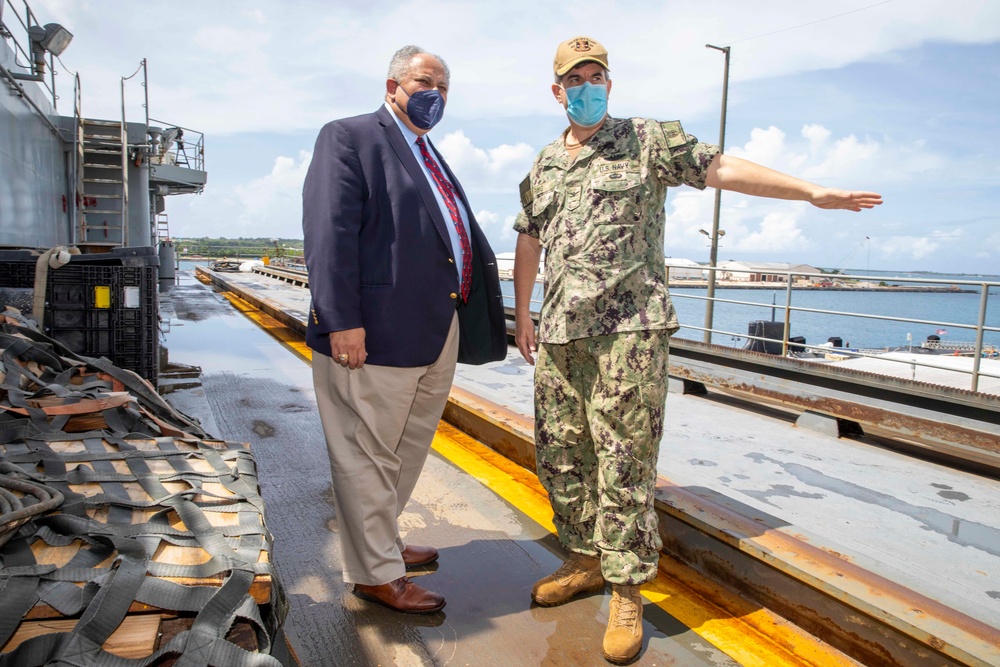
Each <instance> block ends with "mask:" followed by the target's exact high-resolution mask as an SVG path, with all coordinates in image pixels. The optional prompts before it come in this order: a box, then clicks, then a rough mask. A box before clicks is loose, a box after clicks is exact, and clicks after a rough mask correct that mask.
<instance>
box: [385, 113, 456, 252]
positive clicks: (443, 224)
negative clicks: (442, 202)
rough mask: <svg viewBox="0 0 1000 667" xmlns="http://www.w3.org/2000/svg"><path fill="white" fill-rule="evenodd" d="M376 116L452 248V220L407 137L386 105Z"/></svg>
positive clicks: (439, 229) (435, 222) (428, 210)
mask: <svg viewBox="0 0 1000 667" xmlns="http://www.w3.org/2000/svg"><path fill="white" fill-rule="evenodd" d="M375 116H376V117H377V118H378V120H379V123H380V124H381V125H382V129H383V130H385V135H386V137H387V138H388V140H389V145H390V146H392V150H393V151H395V152H396V157H398V158H399V161H400V162H401V163H402V164H403V168H404V169H406V173H408V174H409V175H410V180H412V181H413V184H414V185H415V186H416V188H417V192H419V193H420V198H421V199H423V200H424V207H425V208H426V209H427V212H428V213H429V214H430V216H431V220H432V221H433V222H434V227H435V228H436V229H437V231H438V234H440V235H441V240H443V241H444V243H445V245H446V246H447V247H448V248H449V249H450V248H451V237H449V236H448V227H447V225H449V224H451V221H450V220H447V221H446V220H445V219H444V216H443V215H442V214H441V207H439V206H438V203H437V199H435V198H434V192H433V190H431V187H432V186H431V184H430V183H429V182H428V181H427V177H426V176H425V175H424V170H423V168H422V167H421V166H420V164H419V163H418V162H417V158H416V157H415V156H414V155H413V151H412V150H411V149H410V147H409V146H408V145H407V143H406V139H404V138H403V133H402V132H400V131H399V128H398V127H397V126H396V121H395V120H394V119H393V118H392V117H391V116H390V112H389V111H388V110H387V109H386V108H385V107H384V106H383V107H379V108H378V111H376V112H375ZM446 169H447V167H446ZM449 175H450V172H449ZM456 187H457V186H456ZM463 199H464V195H463Z"/></svg>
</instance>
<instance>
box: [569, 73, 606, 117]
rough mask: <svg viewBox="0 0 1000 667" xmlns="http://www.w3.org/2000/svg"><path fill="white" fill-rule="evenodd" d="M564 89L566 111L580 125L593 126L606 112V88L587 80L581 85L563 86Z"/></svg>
mask: <svg viewBox="0 0 1000 667" xmlns="http://www.w3.org/2000/svg"><path fill="white" fill-rule="evenodd" d="M563 90H564V91H566V102H567V106H566V113H567V115H569V118H570V120H572V121H573V122H574V123H576V124H577V125H579V126H580V127H593V126H595V125H597V124H598V123H600V122H601V121H602V120H604V116H605V115H606V114H607V113H608V89H607V87H606V86H595V85H594V84H592V83H590V82H589V81H588V82H587V83H585V84H583V85H582V86H573V87H572V88H563Z"/></svg>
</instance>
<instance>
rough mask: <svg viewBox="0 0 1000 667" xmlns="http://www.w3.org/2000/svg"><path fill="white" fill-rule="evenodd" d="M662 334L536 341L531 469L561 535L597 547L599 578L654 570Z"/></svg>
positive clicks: (575, 544)
mask: <svg viewBox="0 0 1000 667" xmlns="http://www.w3.org/2000/svg"><path fill="white" fill-rule="evenodd" d="M669 341H670V338H669V335H668V333H667V332H666V331H665V330H658V331H631V332H624V333H616V334H610V335H606V336H595V337H591V338H583V339H579V340H574V341H570V342H569V343H566V344H564V345H554V344H547V343H543V344H542V345H541V346H540V349H539V352H538V358H537V361H536V366H535V448H536V457H537V467H538V478H539V480H540V481H541V482H542V485H543V486H544V487H545V490H546V491H548V493H549V500H550V502H551V503H552V509H553V511H554V512H555V517H554V518H553V521H554V523H555V525H556V529H557V530H558V533H559V541H560V542H561V543H562V545H563V546H564V547H565V548H566V549H568V550H570V551H576V552H579V553H583V554H587V555H591V556H600V558H601V570H602V572H603V574H604V578H605V579H606V580H607V581H610V582H611V583H614V584H627V585H636V584H641V583H644V582H646V581H651V580H652V579H655V578H656V571H657V562H658V560H659V550H660V546H661V545H662V541H661V540H660V535H659V532H658V530H657V527H658V522H657V518H656V512H655V511H654V509H653V494H654V488H655V484H656V459H657V456H658V454H659V450H660V439H661V438H662V436H663V413H664V406H665V403H666V398H667V355H668V352H669Z"/></svg>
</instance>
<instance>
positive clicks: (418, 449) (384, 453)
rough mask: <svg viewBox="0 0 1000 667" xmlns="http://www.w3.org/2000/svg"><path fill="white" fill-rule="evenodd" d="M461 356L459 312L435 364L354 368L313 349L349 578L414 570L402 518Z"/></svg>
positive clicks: (375, 579)
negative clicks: (405, 561) (408, 564)
mask: <svg viewBox="0 0 1000 667" xmlns="http://www.w3.org/2000/svg"><path fill="white" fill-rule="evenodd" d="M457 358H458V315H455V316H454V319H453V320H452V323H451V329H450V330H449V332H448V338H447V339H446V340H445V343H444V348H443V349H442V350H441V354H440V356H438V359H437V361H435V362H434V363H433V364H431V365H430V366H420V367H417V368H396V367H391V366H373V365H370V364H365V365H364V366H362V367H361V368H358V369H355V370H351V369H348V368H345V367H344V366H341V365H340V364H338V363H336V362H335V361H334V360H333V359H332V358H330V357H328V356H326V355H324V354H315V355H313V385H314V387H315V389H316V403H317V406H318V407H319V415H320V420H321V421H322V423H323V432H324V434H325V436H326V445H327V449H328V451H329V454H330V470H331V473H332V477H333V496H334V507H335V508H336V511H337V525H338V532H339V534H340V546H341V551H342V557H343V567H344V581H345V582H347V583H354V584H363V585H367V586H375V585H379V584H384V583H387V582H390V581H393V580H395V579H398V578H399V577H402V576H404V575H405V574H406V567H405V565H404V564H403V557H402V550H403V548H404V546H405V545H404V543H403V540H402V539H401V537H400V535H399V525H398V523H397V518H398V517H399V515H400V514H401V513H402V512H403V507H404V506H405V505H406V502H407V500H409V498H410V494H411V493H412V492H413V487H414V486H416V483H417V478H418V477H419V476H420V471H421V470H422V469H423V467H424V461H425V460H426V459H427V452H428V451H429V450H430V445H431V441H432V440H433V439H434V433H435V432H436V431H437V425H438V422H439V421H440V420H441V414H442V412H444V406H445V404H446V403H447V402H448V392H449V391H450V389H451V382H452V379H453V378H454V376H455V363H456V359H457Z"/></svg>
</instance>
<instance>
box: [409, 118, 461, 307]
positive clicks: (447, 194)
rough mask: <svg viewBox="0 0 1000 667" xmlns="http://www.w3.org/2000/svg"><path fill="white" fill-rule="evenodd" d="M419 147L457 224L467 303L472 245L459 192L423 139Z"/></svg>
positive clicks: (452, 219)
mask: <svg viewBox="0 0 1000 667" xmlns="http://www.w3.org/2000/svg"><path fill="white" fill-rule="evenodd" d="M417 146H419V147H420V154H421V155H422V156H423V158H424V164H426V165H427V168H428V169H429V170H430V172H431V176H433V177H434V184H435V185H436V186H437V189H438V192H440V193H441V198H442V199H444V205H445V206H447V207H448V212H449V213H450V214H451V221H452V222H453V223H455V231H457V232H458V240H459V243H461V245H462V302H463V303H465V302H468V300H469V290H470V288H471V287H472V245H471V244H470V243H469V234H468V232H466V231H465V225H464V224H462V215H461V213H459V212H458V204H456V203H455V198H456V197H457V195H458V191H457V190H455V186H453V185H452V184H451V183H449V182H448V179H447V178H445V177H444V174H443V173H441V167H440V166H438V163H437V161H435V160H434V157H433V156H432V155H431V153H430V151H429V150H427V144H426V143H424V138H423V137H419V138H417Z"/></svg>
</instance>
